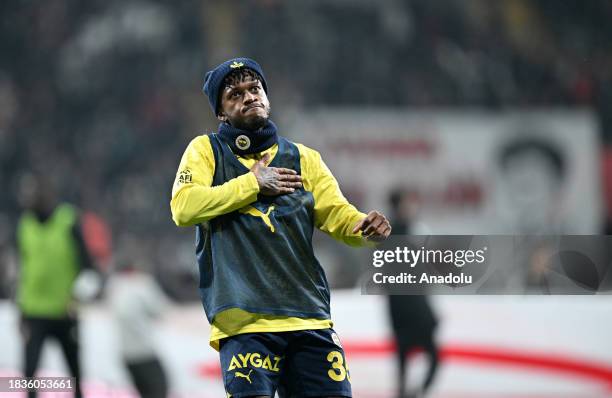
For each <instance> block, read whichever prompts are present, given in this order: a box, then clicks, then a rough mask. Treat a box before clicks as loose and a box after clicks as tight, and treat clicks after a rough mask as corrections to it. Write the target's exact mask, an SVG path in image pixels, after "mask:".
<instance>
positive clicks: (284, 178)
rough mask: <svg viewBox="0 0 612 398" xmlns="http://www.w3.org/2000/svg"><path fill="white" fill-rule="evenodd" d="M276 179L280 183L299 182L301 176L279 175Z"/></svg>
mask: <svg viewBox="0 0 612 398" xmlns="http://www.w3.org/2000/svg"><path fill="white" fill-rule="evenodd" d="M278 179H279V180H282V181H295V182H301V181H302V176H301V175H298V174H279V175H278Z"/></svg>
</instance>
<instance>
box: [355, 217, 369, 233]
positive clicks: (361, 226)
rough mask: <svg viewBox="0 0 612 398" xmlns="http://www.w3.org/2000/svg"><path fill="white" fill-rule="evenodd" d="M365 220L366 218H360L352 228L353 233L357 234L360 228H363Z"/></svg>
mask: <svg viewBox="0 0 612 398" xmlns="http://www.w3.org/2000/svg"><path fill="white" fill-rule="evenodd" d="M366 220H367V217H366V218H362V219H361V220H359V222H358V223H357V224H355V227H354V228H353V233H354V234H356V233H357V232H359V231H360V230H361V228H363V224H364V223H365V221H366Z"/></svg>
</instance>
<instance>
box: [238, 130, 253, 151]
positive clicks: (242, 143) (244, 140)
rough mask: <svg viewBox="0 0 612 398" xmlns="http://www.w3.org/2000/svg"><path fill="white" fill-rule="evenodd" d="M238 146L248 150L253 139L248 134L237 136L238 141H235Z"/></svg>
mask: <svg viewBox="0 0 612 398" xmlns="http://www.w3.org/2000/svg"><path fill="white" fill-rule="evenodd" d="M234 143H235V144H236V147H237V148H238V149H240V150H243V151H244V150H247V149H249V147H250V146H251V140H250V139H249V137H247V136H246V135H244V134H242V135H239V136H238V137H236V141H234Z"/></svg>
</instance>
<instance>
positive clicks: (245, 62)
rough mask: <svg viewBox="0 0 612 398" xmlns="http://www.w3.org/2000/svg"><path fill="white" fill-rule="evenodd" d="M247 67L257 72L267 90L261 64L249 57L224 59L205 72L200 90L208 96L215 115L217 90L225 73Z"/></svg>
mask: <svg viewBox="0 0 612 398" xmlns="http://www.w3.org/2000/svg"><path fill="white" fill-rule="evenodd" d="M241 68H247V69H251V70H252V71H254V72H255V73H257V74H258V75H259V77H260V80H261V85H262V86H263V89H264V91H265V92H266V93H267V92H268V86H267V84H266V78H265V76H264V74H263V71H262V70H261V66H259V64H258V63H257V62H255V61H253V60H252V59H249V58H234V59H230V60H229V61H225V62H224V63H222V64H221V65H219V66H217V67H216V68H215V69H213V70H211V71H209V72H206V75H205V76H204V87H203V88H202V90H203V91H204V94H206V95H207V96H208V102H210V107H211V108H212V110H213V113H214V114H215V116H216V115H217V109H218V107H219V90H221V88H222V87H221V86H222V84H223V80H224V79H225V77H226V76H227V75H229V74H230V73H232V72H233V71H235V70H236V69H241Z"/></svg>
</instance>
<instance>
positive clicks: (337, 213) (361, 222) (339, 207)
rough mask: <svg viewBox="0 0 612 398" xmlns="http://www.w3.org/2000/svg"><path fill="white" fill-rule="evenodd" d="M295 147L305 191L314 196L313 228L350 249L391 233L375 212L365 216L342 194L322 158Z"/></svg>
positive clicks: (307, 150) (308, 150) (305, 149)
mask: <svg viewBox="0 0 612 398" xmlns="http://www.w3.org/2000/svg"><path fill="white" fill-rule="evenodd" d="M298 148H299V149H300V157H301V166H302V181H303V183H304V188H305V189H306V190H307V191H310V192H312V194H313V196H314V201H315V209H314V212H315V226H316V227H317V228H319V229H320V230H322V231H323V232H326V233H327V234H329V235H331V236H332V237H333V238H335V239H337V240H341V241H343V242H345V243H347V244H349V245H351V246H364V245H367V244H368V242H369V241H372V242H379V241H382V240H384V239H386V238H387V237H388V236H389V234H390V233H391V225H390V224H389V221H388V220H387V219H386V217H385V216H384V215H383V214H382V213H380V212H378V211H371V212H369V213H368V214H365V213H362V212H360V211H359V210H357V208H355V206H353V205H352V204H350V203H349V201H348V200H347V199H346V198H345V197H344V195H343V194H342V191H341V190H340V186H339V185H338V181H337V180H336V178H335V177H334V176H333V174H332V173H331V171H330V170H329V168H328V167H327V165H326V164H325V163H324V162H323V160H322V159H321V155H320V154H319V153H318V152H317V151H315V150H313V149H310V148H307V147H305V146H303V145H300V144H298ZM364 238H365V239H364Z"/></svg>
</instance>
